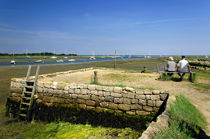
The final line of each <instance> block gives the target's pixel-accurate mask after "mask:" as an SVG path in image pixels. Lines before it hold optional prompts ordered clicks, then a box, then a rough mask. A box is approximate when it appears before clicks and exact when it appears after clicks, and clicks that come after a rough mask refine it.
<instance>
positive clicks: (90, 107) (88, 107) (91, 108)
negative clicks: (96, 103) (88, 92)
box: [86, 106, 95, 110]
mask: <svg viewBox="0 0 210 139" xmlns="http://www.w3.org/2000/svg"><path fill="white" fill-rule="evenodd" d="M86 109H87V110H95V107H93V106H86Z"/></svg>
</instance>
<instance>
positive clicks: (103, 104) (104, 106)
mask: <svg viewBox="0 0 210 139" xmlns="http://www.w3.org/2000/svg"><path fill="white" fill-rule="evenodd" d="M100 106H101V107H103V108H108V106H109V103H108V102H101V103H100Z"/></svg>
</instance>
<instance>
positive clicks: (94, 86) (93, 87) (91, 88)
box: [88, 85, 96, 90]
mask: <svg viewBox="0 0 210 139" xmlns="http://www.w3.org/2000/svg"><path fill="white" fill-rule="evenodd" d="M88 89H89V90H96V85H88Z"/></svg>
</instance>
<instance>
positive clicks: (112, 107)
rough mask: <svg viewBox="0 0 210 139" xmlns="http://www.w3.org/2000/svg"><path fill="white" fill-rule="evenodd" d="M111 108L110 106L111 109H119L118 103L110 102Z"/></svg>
mask: <svg viewBox="0 0 210 139" xmlns="http://www.w3.org/2000/svg"><path fill="white" fill-rule="evenodd" d="M109 108H110V109H114V110H117V109H118V105H117V104H114V103H110V104H109Z"/></svg>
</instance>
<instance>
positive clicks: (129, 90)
mask: <svg viewBox="0 0 210 139" xmlns="http://www.w3.org/2000/svg"><path fill="white" fill-rule="evenodd" d="M125 90H126V91H128V92H133V93H135V89H133V88H130V87H125Z"/></svg>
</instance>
